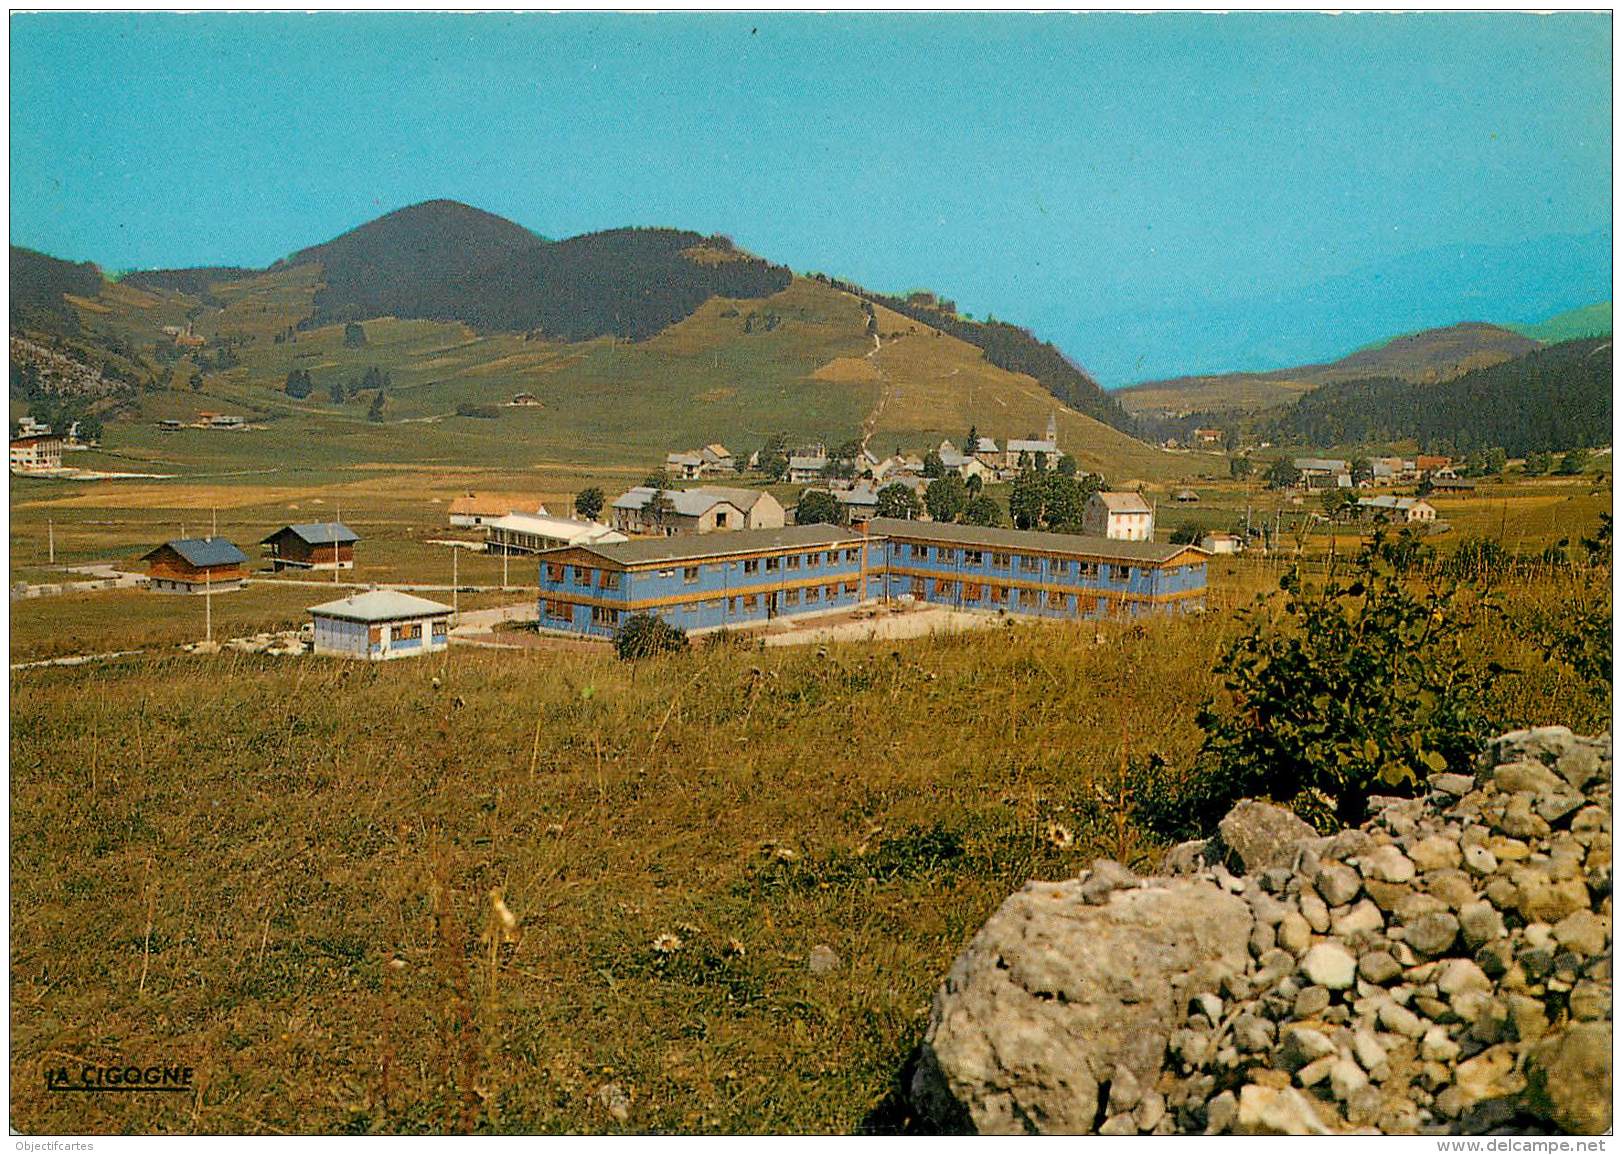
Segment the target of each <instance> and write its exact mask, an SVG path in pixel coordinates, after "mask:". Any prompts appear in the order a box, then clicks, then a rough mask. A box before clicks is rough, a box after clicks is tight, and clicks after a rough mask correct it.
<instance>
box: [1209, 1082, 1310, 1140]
mask: <svg viewBox="0 0 1622 1155" xmlns="http://www.w3.org/2000/svg"><path fill="white" fill-rule="evenodd" d="M1233 1130H1234V1134H1236V1135H1331V1134H1333V1132H1332V1131H1330V1129H1329V1128H1328V1127H1326V1126H1324V1122H1323V1120H1322V1119H1320V1118H1318V1113H1317V1112H1316V1111H1314V1110H1313V1109H1312V1104H1311V1103H1309V1102H1308V1101H1307V1099H1306V1098H1305V1097H1304V1096H1303V1095H1302V1094H1301V1092H1299V1091H1297V1090H1295V1089H1294V1088H1293V1087H1284V1088H1276V1087H1264V1086H1260V1085H1259V1084H1256V1083H1248V1084H1246V1085H1245V1086H1244V1087H1241V1088H1240V1089H1239V1115H1238V1118H1237V1119H1235V1120H1234V1125H1233Z"/></svg>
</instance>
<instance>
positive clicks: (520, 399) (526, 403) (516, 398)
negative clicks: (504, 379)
mask: <svg viewBox="0 0 1622 1155" xmlns="http://www.w3.org/2000/svg"><path fill="white" fill-rule="evenodd" d="M540 403H541V399H540V398H539V397H537V396H535V394H533V393H514V394H513V399H512V400H511V401H509V402H507V404H509V405H517V406H521V407H532V406H536V405H539V404H540Z"/></svg>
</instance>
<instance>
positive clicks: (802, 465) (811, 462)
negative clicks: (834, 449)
mask: <svg viewBox="0 0 1622 1155" xmlns="http://www.w3.org/2000/svg"><path fill="white" fill-rule="evenodd" d="M788 467H789V468H790V469H826V468H828V459H827V458H826V457H791V458H789V459H788Z"/></svg>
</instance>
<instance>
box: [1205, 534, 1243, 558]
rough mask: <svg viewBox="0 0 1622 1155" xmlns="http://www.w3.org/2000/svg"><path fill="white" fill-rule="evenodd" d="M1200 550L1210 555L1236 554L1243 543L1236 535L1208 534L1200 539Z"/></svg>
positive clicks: (1241, 548)
mask: <svg viewBox="0 0 1622 1155" xmlns="http://www.w3.org/2000/svg"><path fill="white" fill-rule="evenodd" d="M1200 548H1201V549H1203V550H1204V551H1205V552H1206V553H1210V554H1218V553H1238V552H1240V551H1241V550H1243V549H1244V548H1245V543H1244V541H1243V540H1242V539H1241V538H1240V537H1239V535H1238V534H1236V533H1208V534H1206V535H1205V536H1204V537H1202V538H1200Z"/></svg>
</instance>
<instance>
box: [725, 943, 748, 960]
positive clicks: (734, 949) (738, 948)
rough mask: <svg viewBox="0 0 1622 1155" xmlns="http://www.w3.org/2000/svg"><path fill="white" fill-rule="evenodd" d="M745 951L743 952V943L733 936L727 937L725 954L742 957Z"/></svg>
mask: <svg viewBox="0 0 1622 1155" xmlns="http://www.w3.org/2000/svg"><path fill="white" fill-rule="evenodd" d="M745 953H747V952H745V950H744V949H743V943H741V942H739V941H738V940H737V939H735V938H729V939H727V954H729V955H731V956H732V957H733V958H742V957H743V956H744V954H745Z"/></svg>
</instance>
